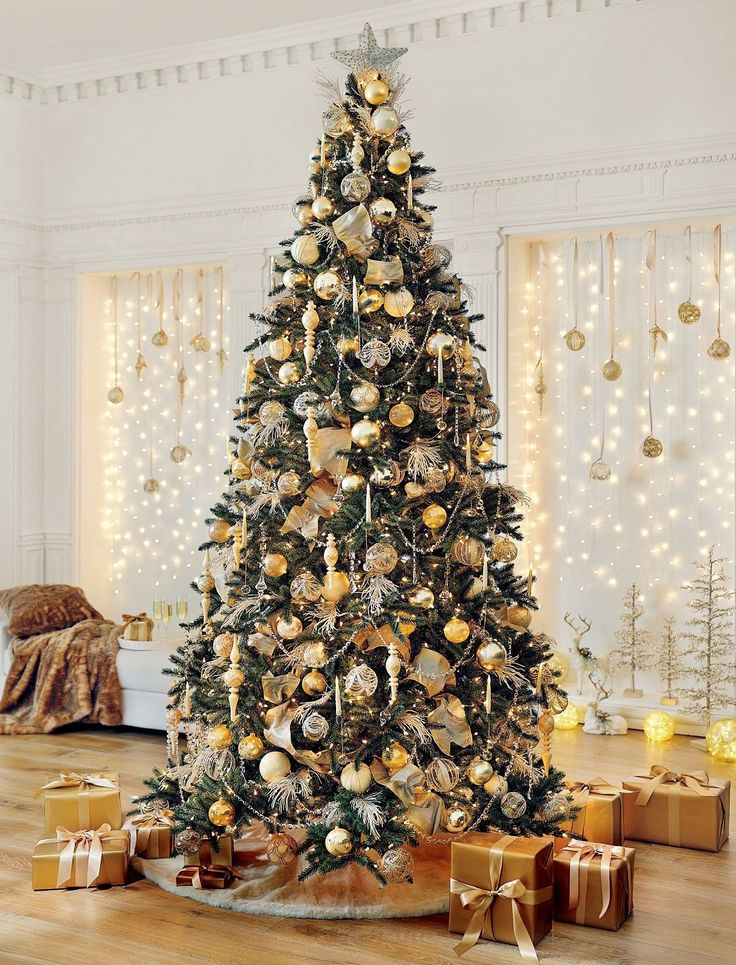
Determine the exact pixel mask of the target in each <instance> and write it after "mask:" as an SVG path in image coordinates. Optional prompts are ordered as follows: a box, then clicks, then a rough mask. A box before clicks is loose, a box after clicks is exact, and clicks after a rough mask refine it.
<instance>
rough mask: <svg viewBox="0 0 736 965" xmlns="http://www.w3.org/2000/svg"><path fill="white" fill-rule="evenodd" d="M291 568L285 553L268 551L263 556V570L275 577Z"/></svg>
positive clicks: (267, 574)
mask: <svg viewBox="0 0 736 965" xmlns="http://www.w3.org/2000/svg"><path fill="white" fill-rule="evenodd" d="M288 568H289V563H288V560H287V559H286V557H285V556H284V554H283V553H266V555H265V556H264V557H263V572H264V573H265V574H266V576H271V577H273V578H274V579H278V577H280V576H283V575H284V573H286V571H287V570H288Z"/></svg>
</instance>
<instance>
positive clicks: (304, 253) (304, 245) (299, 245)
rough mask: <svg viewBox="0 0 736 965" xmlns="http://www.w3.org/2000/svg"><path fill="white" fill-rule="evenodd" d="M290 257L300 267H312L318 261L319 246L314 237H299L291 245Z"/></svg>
mask: <svg viewBox="0 0 736 965" xmlns="http://www.w3.org/2000/svg"><path fill="white" fill-rule="evenodd" d="M289 250H290V251H291V257H292V258H293V259H294V261H297V262H299V264H300V265H313V264H314V263H315V262H316V261H319V259H320V250H319V245H318V244H317V239H316V238H315V237H314V235H299V237H298V238H295V239H294V241H293V242H292V244H291V248H290V249H289Z"/></svg>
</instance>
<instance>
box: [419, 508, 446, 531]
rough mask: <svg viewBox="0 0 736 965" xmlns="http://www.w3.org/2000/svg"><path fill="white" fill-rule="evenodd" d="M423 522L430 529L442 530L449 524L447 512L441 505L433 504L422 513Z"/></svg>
mask: <svg viewBox="0 0 736 965" xmlns="http://www.w3.org/2000/svg"><path fill="white" fill-rule="evenodd" d="M422 522H423V523H424V525H425V526H426V527H427V528H428V529H440V528H441V527H442V526H444V525H445V523H446V522H447V510H446V509H445V507H444V506H440V504H439V503H431V504H430V505H429V506H427V507H426V508H425V510H424V512H423V513H422Z"/></svg>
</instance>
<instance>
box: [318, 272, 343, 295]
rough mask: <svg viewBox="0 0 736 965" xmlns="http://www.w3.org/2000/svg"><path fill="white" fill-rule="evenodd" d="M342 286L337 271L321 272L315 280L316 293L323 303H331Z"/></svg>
mask: <svg viewBox="0 0 736 965" xmlns="http://www.w3.org/2000/svg"><path fill="white" fill-rule="evenodd" d="M340 285H341V283H340V276H339V275H338V274H337V272H336V271H330V270H328V271H321V272H320V273H319V274H318V275H317V276H316V277H315V279H314V293H315V295H316V296H317V297H318V298H321V299H322V301H325V302H331V301H332V299H333V298H334V297H335V296H336V295H337V293H338V292H339V291H340Z"/></svg>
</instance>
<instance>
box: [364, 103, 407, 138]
mask: <svg viewBox="0 0 736 965" xmlns="http://www.w3.org/2000/svg"><path fill="white" fill-rule="evenodd" d="M371 126H372V128H373V130H374V131H375V132H376V134H377V135H378V136H379V137H384V138H387V139H388V138H391V137H393V136H394V134H395V133H396V132H397V131H398V129H399V127H400V126H401V122H400V120H399V115H398V114H397V113H396V111H395V110H394V109H393V107H389V106H388V105H387V104H382V105H381V106H380V107H377V108H376V109H375V110H374V111H373V114H372V115H371Z"/></svg>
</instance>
